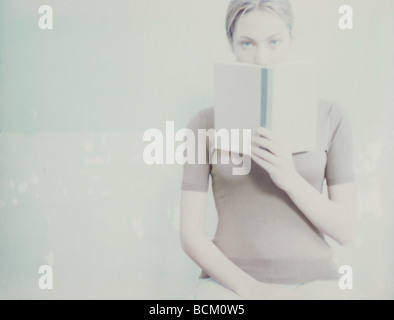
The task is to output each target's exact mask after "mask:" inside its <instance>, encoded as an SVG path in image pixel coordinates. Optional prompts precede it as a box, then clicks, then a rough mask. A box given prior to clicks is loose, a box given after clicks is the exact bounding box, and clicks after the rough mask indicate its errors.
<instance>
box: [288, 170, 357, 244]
mask: <svg viewBox="0 0 394 320" xmlns="http://www.w3.org/2000/svg"><path fill="white" fill-rule="evenodd" d="M286 192H287V194H288V195H289V197H290V198H291V199H292V201H293V202H294V204H295V205H296V206H297V207H298V208H299V209H300V210H301V212H303V213H304V215H305V216H306V217H307V218H308V219H309V221H311V222H312V224H314V225H315V226H316V227H317V228H318V229H320V231H322V232H323V233H325V234H327V235H328V236H330V237H331V238H333V239H334V240H336V241H337V242H338V243H340V244H341V245H346V244H348V243H349V242H350V241H351V240H353V238H354V236H355V232H356V230H355V226H356V209H355V187H354V183H348V184H340V185H335V186H330V187H328V195H329V198H328V199H327V198H326V197H324V196H323V195H322V194H321V193H319V192H318V191H317V190H316V189H315V188H313V187H312V186H311V185H310V184H309V183H308V182H307V181H305V180H304V179H303V178H302V177H300V180H299V183H297V184H296V185H294V186H293V188H291V189H289V190H287V191H286Z"/></svg>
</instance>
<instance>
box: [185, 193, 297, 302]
mask: <svg viewBox="0 0 394 320" xmlns="http://www.w3.org/2000/svg"><path fill="white" fill-rule="evenodd" d="M181 197H182V199H181V221H180V236H181V243H182V247H183V248H184V250H185V252H186V253H187V254H188V255H189V256H190V258H192V259H193V260H194V261H195V262H196V263H197V264H198V265H199V266H200V267H201V268H202V269H203V270H204V271H205V272H206V273H207V274H209V275H210V276H211V277H212V278H214V279H215V280H216V281H218V282H219V283H221V284H222V285H224V286H225V287H227V288H229V289H231V290H233V291H234V292H235V293H237V294H238V295H239V296H240V297H241V298H244V299H272V298H274V297H277V295H278V294H279V292H278V290H277V288H276V286H275V285H270V284H266V283H262V282H259V281H257V280H255V279H254V278H253V277H251V276H250V275H249V274H247V273H246V272H244V271H243V270H242V269H240V268H239V267H238V266H236V265H235V264H234V263H233V262H232V261H231V260H229V259H228V258H227V257H226V256H225V255H224V254H223V253H222V252H221V251H220V250H219V249H218V248H217V247H216V245H215V244H214V243H213V242H212V240H211V239H209V238H208V236H207V235H206V234H205V232H204V229H205V215H206V202H207V193H206V192H196V191H182V195H181ZM280 297H281V298H286V297H289V296H288V295H287V292H284V291H283V290H282V291H281V292H280ZM291 298H295V297H293V296H292V297H291Z"/></svg>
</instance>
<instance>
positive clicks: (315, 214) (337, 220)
mask: <svg viewBox="0 0 394 320" xmlns="http://www.w3.org/2000/svg"><path fill="white" fill-rule="evenodd" d="M253 143H254V146H252V159H253V160H254V161H255V162H256V163H257V164H259V165H260V166H261V167H262V168H264V169H265V170H266V171H267V172H268V174H269V175H270V177H271V179H272V181H273V182H274V183H275V184H276V185H277V186H278V187H279V188H281V189H282V190H283V191H285V192H286V193H287V195H288V196H289V197H290V198H291V199H292V201H293V202H294V204H295V205H296V206H297V207H298V208H299V209H300V211H301V212H302V213H303V214H304V215H305V216H306V217H307V218H308V219H309V221H311V223H312V224H314V225H315V226H316V227H317V228H318V229H319V230H320V231H322V232H323V233H325V234H327V235H328V236H330V237H331V238H333V239H334V240H336V241H337V242H338V243H340V244H342V245H345V244H347V243H348V242H349V241H350V240H352V239H353V237H354V234H355V220H356V209H355V207H356V206H355V187H354V184H353V183H350V184H341V185H335V186H330V187H328V195H329V198H328V199H327V198H326V197H325V196H323V195H322V194H321V193H319V192H318V191H317V190H316V189H315V188H313V186H311V185H310V184H309V183H308V182H307V181H306V180H305V179H304V178H303V177H302V176H301V175H299V174H298V172H297V171H296V170H295V168H294V163H293V158H292V154H291V153H290V152H288V151H287V150H286V149H285V148H284V147H283V146H282V145H281V143H280V142H278V141H277V140H276V139H275V137H274V136H273V134H272V132H270V131H269V130H267V129H264V128H260V129H259V130H258V134H257V136H256V137H254V138H253Z"/></svg>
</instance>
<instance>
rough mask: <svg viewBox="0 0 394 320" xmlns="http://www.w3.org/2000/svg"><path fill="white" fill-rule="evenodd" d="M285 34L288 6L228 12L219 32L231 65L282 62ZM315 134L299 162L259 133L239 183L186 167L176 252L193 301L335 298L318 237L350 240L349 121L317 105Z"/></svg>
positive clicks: (203, 118)
mask: <svg viewBox="0 0 394 320" xmlns="http://www.w3.org/2000/svg"><path fill="white" fill-rule="evenodd" d="M292 28H293V14H292V9H291V6H290V3H289V1H288V0H261V1H241V0H233V1H231V3H230V4H229V8H228V12H227V19H226V30H227V36H228V39H229V42H230V45H231V48H232V50H233V52H234V54H235V56H236V59H237V61H238V62H245V63H254V64H259V65H268V64H273V63H279V62H281V61H283V60H284V59H285V55H286V53H287V52H288V50H289V47H290V44H291V39H292ZM294 107H297V106H294ZM213 112H214V109H213V108H209V109H205V110H202V111H200V112H198V113H197V114H196V115H194V117H192V119H191V120H190V122H189V126H188V127H189V129H191V130H193V131H194V132H196V133H197V130H198V129H210V128H214V123H213V121H214V113H213ZM317 128H318V129H317V131H318V132H317V137H318V139H317V145H316V150H314V151H311V152H306V153H298V154H291V153H289V152H288V151H287V150H286V148H285V147H283V146H282V145H281V144H280V142H278V141H277V139H276V138H275V135H274V134H273V133H272V132H270V131H269V130H267V129H264V128H259V129H258V131H257V133H256V135H255V136H254V137H253V146H252V159H253V161H252V167H251V171H250V173H249V174H248V175H246V176H232V175H231V168H229V165H221V164H220V161H219V162H218V164H209V162H208V164H206V165H203V164H186V165H185V166H184V174H183V182H182V204H181V242H182V245H183V248H184V250H185V252H186V253H187V254H188V255H189V256H190V257H191V258H192V259H193V260H194V261H195V262H196V263H197V264H198V265H199V266H200V267H201V268H202V270H203V271H202V274H201V276H200V278H201V280H200V282H201V283H200V286H199V289H198V291H197V298H198V299H240V298H241V299H287V298H288V299H297V298H300V299H303V298H319V297H321V298H323V299H325V298H327V295H328V291H330V294H331V296H330V297H332V298H341V294H342V293H341V292H340V290H339V289H338V278H339V276H338V272H337V269H336V267H335V266H334V263H333V257H332V250H331V248H330V247H329V245H328V244H327V242H326V241H325V238H324V237H325V235H327V236H329V237H331V238H332V239H334V240H336V241H337V242H338V243H340V244H342V245H345V244H347V243H348V242H349V241H351V239H352V238H353V236H354V232H355V216H356V214H355V187H354V176H353V169H352V138H351V129H350V121H349V119H348V118H347V117H346V114H345V113H344V112H343V110H342V109H341V108H340V107H339V106H338V105H336V104H335V103H331V102H329V101H319V104H318V125H317ZM196 135H197V134H196ZM204 151H205V152H206V154H207V158H209V157H210V153H209V149H208V148H207V149H206V150H204ZM209 177H211V179H212V190H213V193H214V199H215V204H216V208H217V210H218V226H217V230H216V234H215V238H214V239H213V240H211V239H210V238H208V236H207V235H206V234H205V233H204V218H205V214H206V202H207V191H208V182H209ZM324 181H326V183H327V187H328V198H327V196H325V195H323V194H322V190H323V183H324ZM326 288H329V289H327V290H326ZM308 292H309V293H310V294H311V295H308ZM319 294H320V296H319ZM332 294H334V296H332ZM336 294H338V295H336Z"/></svg>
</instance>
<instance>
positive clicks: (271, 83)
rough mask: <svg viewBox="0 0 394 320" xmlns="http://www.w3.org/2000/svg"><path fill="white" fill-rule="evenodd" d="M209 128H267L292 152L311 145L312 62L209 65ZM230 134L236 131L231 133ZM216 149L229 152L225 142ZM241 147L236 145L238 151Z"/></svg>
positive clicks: (314, 119)
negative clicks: (211, 84)
mask: <svg viewBox="0 0 394 320" xmlns="http://www.w3.org/2000/svg"><path fill="white" fill-rule="evenodd" d="M214 82H215V88H214V97H215V101H214V108H215V130H216V131H218V130H220V129H227V130H228V131H230V130H231V129H238V130H237V131H239V133H240V135H239V141H240V143H242V141H245V140H243V139H242V132H243V130H244V129H250V130H252V131H253V132H254V131H255V130H256V129H257V128H258V127H265V128H268V129H270V130H272V131H273V133H274V134H275V135H276V136H277V137H278V139H279V140H280V141H282V142H283V143H285V145H286V146H287V147H288V148H289V150H290V151H291V152H292V153H298V152H305V151H310V150H313V149H315V145H316V122H317V93H316V78H315V69H314V65H313V63H309V62H294V63H287V64H282V65H275V66H271V67H267V68H265V67H262V66H259V65H252V64H245V63H215V67H214ZM234 132H236V131H234ZM232 143H233V141H231V143H230V145H229V146H227V145H225V144H223V143H222V144H221V145H219V146H217V148H219V149H227V150H231V149H232V148H233V147H232V146H231V144H232ZM238 150H242V149H238Z"/></svg>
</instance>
